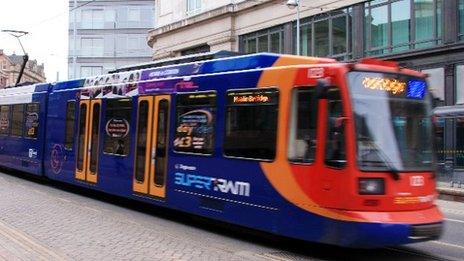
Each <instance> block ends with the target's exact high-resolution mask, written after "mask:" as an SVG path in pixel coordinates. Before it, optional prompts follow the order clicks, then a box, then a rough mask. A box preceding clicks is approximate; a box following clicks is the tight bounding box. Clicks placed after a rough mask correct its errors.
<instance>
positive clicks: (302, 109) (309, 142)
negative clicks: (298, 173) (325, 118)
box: [288, 88, 318, 163]
mask: <svg viewBox="0 0 464 261" xmlns="http://www.w3.org/2000/svg"><path fill="white" fill-rule="evenodd" d="M292 96H293V97H292V107H291V110H292V111H291V119H290V137H289V148H288V159H289V160H290V161H291V162H297V163H311V162H313V161H314V159H315V157H316V133H317V105H318V99H317V97H316V93H315V89H314V88H299V89H295V90H293V93H292Z"/></svg>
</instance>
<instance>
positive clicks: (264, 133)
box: [224, 89, 279, 160]
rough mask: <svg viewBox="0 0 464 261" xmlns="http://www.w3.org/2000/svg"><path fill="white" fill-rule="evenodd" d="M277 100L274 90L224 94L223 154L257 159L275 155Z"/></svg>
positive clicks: (277, 93)
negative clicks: (225, 104) (225, 95)
mask: <svg viewBox="0 0 464 261" xmlns="http://www.w3.org/2000/svg"><path fill="white" fill-rule="evenodd" d="M278 99H279V91H278V90H276V89H250V90H243V91H242V90H241V91H229V92H228V93H227V107H226V129H225V139H224V154H225V155H226V156H231V157H239V158H249V159H260V160H273V159H274V158H275V153H276V139H277V115H278Z"/></svg>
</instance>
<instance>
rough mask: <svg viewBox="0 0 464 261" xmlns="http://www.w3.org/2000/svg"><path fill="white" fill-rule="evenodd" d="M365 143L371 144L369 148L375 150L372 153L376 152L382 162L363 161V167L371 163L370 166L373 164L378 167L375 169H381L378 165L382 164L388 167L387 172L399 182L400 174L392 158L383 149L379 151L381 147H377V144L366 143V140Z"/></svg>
mask: <svg viewBox="0 0 464 261" xmlns="http://www.w3.org/2000/svg"><path fill="white" fill-rule="evenodd" d="M364 142H367V143H369V146H371V148H373V150H372V151H374V152H375V153H376V154H377V155H378V156H379V158H380V159H381V160H365V161H363V165H364V164H365V163H370V164H373V165H377V166H375V167H379V166H378V164H379V163H381V164H382V167H386V168H387V171H388V172H390V173H391V174H392V176H393V179H394V180H399V179H400V172H399V171H398V169H397V168H396V167H395V166H394V165H393V164H392V161H391V160H390V158H389V157H388V156H387V155H386V154H385V153H384V152H383V151H382V150H381V149H379V147H378V146H377V144H375V142H372V141H366V140H364ZM371 166H372V165H371Z"/></svg>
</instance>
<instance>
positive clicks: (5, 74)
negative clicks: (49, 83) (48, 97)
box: [0, 49, 46, 88]
mask: <svg viewBox="0 0 464 261" xmlns="http://www.w3.org/2000/svg"><path fill="white" fill-rule="evenodd" d="M22 64H23V56H22V55H15V54H13V55H6V54H5V53H4V52H3V50H1V49H0V88H7V87H12V86H15V85H16V81H17V79H18V75H19V72H20V70H21V66H22ZM45 81H46V78H45V71H44V65H43V64H41V65H39V64H38V63H37V61H36V60H29V61H28V62H27V64H26V67H25V68H24V72H23V75H22V76H21V81H20V84H21V83H40V82H45Z"/></svg>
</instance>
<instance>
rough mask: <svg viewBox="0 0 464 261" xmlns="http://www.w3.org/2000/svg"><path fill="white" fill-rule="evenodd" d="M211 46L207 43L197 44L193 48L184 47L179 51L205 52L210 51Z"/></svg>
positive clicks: (190, 52)
mask: <svg viewBox="0 0 464 261" xmlns="http://www.w3.org/2000/svg"><path fill="white" fill-rule="evenodd" d="M210 51H211V48H210V47H209V45H207V44H204V45H199V46H196V47H193V48H189V49H185V50H182V51H181V55H182V56H184V55H191V54H197V53H207V52H210Z"/></svg>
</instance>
